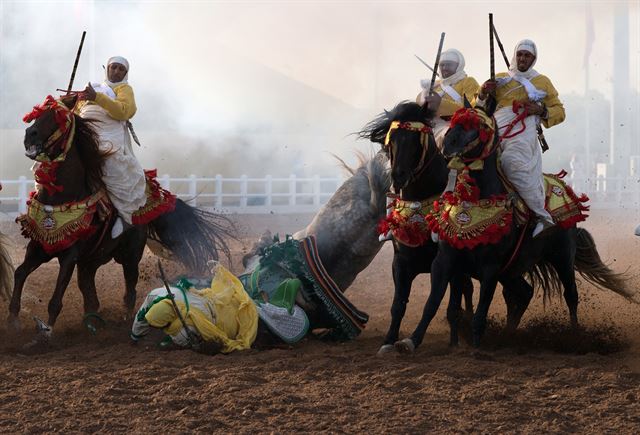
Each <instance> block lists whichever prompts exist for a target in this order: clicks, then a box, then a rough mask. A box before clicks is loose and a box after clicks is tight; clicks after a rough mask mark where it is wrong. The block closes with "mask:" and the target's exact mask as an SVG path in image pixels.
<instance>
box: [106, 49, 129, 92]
mask: <svg viewBox="0 0 640 435" xmlns="http://www.w3.org/2000/svg"><path fill="white" fill-rule="evenodd" d="M112 63H119V64H120V65H124V67H125V68H126V69H127V73H126V74H125V75H124V78H123V79H122V80H120V81H119V82H115V83H114V82H110V81H109V65H111V64H112ZM104 76H105V77H104V82H105V83H106V84H107V85H109V86H110V87H112V88H113V87H114V86H118V85H122V84H126V83H127V80H128V79H129V61H128V60H127V59H125V58H124V57H122V56H113V57H110V58H109V60H108V61H107V69H106V71H105V72H104Z"/></svg>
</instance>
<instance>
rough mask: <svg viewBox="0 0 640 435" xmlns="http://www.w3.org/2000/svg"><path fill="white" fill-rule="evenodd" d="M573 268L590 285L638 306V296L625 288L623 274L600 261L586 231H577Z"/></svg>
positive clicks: (590, 237)
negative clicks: (609, 291)
mask: <svg viewBox="0 0 640 435" xmlns="http://www.w3.org/2000/svg"><path fill="white" fill-rule="evenodd" d="M575 268H576V270H577V271H578V272H579V273H580V275H581V276H582V277H583V278H584V279H586V280H587V281H588V282H590V283H591V284H593V285H595V286H596V287H600V288H602V289H608V290H611V291H613V292H615V293H618V294H619V295H620V296H623V297H625V298H627V299H628V300H630V301H632V302H635V303H638V304H640V295H639V294H638V293H637V292H634V291H632V290H631V289H629V288H628V286H627V280H628V278H627V277H626V276H625V274H624V273H617V272H614V271H613V270H611V269H609V267H607V265H606V264H604V263H603V262H602V260H601V259H600V254H598V250H597V248H596V242H595V241H594V240H593V237H592V236H591V234H589V232H588V231H587V230H585V229H584V228H578V229H577V237H576V258H575Z"/></svg>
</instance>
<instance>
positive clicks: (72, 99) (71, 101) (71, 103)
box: [60, 94, 78, 110]
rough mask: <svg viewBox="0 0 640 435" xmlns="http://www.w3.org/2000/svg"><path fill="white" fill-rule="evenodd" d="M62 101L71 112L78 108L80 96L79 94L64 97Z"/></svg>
mask: <svg viewBox="0 0 640 435" xmlns="http://www.w3.org/2000/svg"><path fill="white" fill-rule="evenodd" d="M60 101H62V104H64V105H65V106H67V108H68V109H69V110H72V109H73V108H74V107H75V106H76V102H77V101H78V95H77V94H70V95H64V96H62V97H60Z"/></svg>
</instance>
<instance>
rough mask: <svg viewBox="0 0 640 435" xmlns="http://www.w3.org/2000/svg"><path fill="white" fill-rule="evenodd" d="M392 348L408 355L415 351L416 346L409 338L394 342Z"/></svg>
mask: <svg viewBox="0 0 640 435" xmlns="http://www.w3.org/2000/svg"><path fill="white" fill-rule="evenodd" d="M393 346H394V347H395V349H396V351H398V352H400V353H402V354H405V355H410V354H412V353H413V352H415V350H416V345H415V344H413V340H411V339H410V338H405V339H404V340H400V341H396V342H395V344H394V345H393Z"/></svg>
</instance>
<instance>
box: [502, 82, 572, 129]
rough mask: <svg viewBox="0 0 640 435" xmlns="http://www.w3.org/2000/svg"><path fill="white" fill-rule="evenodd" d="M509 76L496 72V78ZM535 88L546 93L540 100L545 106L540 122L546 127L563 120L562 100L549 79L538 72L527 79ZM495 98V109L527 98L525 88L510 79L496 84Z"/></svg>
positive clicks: (509, 105)
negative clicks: (545, 111)
mask: <svg viewBox="0 0 640 435" xmlns="http://www.w3.org/2000/svg"><path fill="white" fill-rule="evenodd" d="M504 77H509V74H508V73H499V74H496V79H500V78H504ZM529 81H530V82H531V84H532V85H533V86H535V87H536V88H537V89H539V90H541V91H544V92H546V93H547V96H546V97H544V98H543V99H542V102H543V103H544V104H545V106H547V113H548V117H547V119H541V121H542V124H543V125H544V126H545V127H546V128H549V127H553V126H554V125H557V124H560V123H561V122H562V121H564V118H565V112H564V106H563V105H562V102H561V101H560V99H559V98H558V91H557V90H556V88H554V87H553V84H552V83H551V80H549V78H548V77H547V76H544V75H542V74H539V75H537V76H535V77H534V78H532V79H531V80H529ZM496 98H497V100H498V106H497V107H496V111H498V110H500V109H501V108H503V107H512V105H513V102H514V101H519V102H525V101H528V100H529V97H528V95H527V90H526V89H525V87H524V86H523V85H521V84H520V83H519V82H518V81H517V80H511V81H510V82H509V83H507V84H505V85H503V86H498V87H497V89H496Z"/></svg>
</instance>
